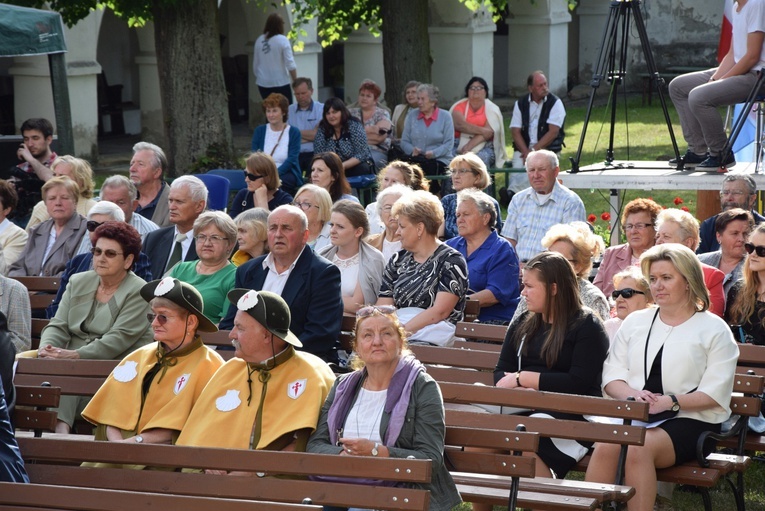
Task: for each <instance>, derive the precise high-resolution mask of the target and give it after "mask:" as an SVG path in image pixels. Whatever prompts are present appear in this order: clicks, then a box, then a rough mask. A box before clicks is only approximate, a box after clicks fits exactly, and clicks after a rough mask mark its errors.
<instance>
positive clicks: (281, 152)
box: [263, 124, 290, 167]
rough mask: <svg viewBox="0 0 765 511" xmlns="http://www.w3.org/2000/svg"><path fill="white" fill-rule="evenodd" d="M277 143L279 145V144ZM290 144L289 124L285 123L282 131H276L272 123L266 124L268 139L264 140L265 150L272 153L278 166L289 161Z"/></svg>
mask: <svg viewBox="0 0 765 511" xmlns="http://www.w3.org/2000/svg"><path fill="white" fill-rule="evenodd" d="M280 137H281V138H280ZM277 143H278V144H279V145H277ZM289 146H290V125H289V124H285V125H284V129H283V130H282V131H274V130H273V128H271V125H270V124H266V140H265V142H263V152H264V153H266V154H270V155H271V158H273V159H274V162H275V163H276V166H277V167H278V166H280V165H281V164H282V163H284V162H285V161H287V158H288V156H289Z"/></svg>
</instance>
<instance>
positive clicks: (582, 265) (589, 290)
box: [513, 222, 611, 321]
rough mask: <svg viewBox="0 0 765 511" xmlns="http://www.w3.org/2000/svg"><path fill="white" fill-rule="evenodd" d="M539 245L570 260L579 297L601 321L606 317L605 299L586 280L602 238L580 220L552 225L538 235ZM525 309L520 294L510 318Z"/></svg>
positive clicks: (606, 300)
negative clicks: (543, 234) (519, 299)
mask: <svg viewBox="0 0 765 511" xmlns="http://www.w3.org/2000/svg"><path fill="white" fill-rule="evenodd" d="M542 246H543V247H544V248H546V249H547V250H549V251H550V252H557V253H558V254H561V255H562V256H563V257H565V258H566V260H567V261H568V262H569V263H571V266H572V267H573V268H574V273H575V274H576V277H577V284H578V286H579V299H580V300H581V301H582V303H583V304H584V305H585V307H589V308H590V309H592V311H593V312H594V313H595V315H596V316H597V317H599V318H600V320H601V321H605V320H607V319H608V318H609V317H610V312H609V311H610V309H611V308H610V307H609V305H608V299H607V298H606V296H605V295H604V294H603V292H602V291H601V290H600V289H598V288H597V287H595V286H594V285H592V283H591V282H590V281H589V280H588V277H589V275H590V271H591V270H592V261H593V260H594V259H596V258H597V257H598V256H599V255H600V253H601V252H602V251H603V239H602V238H601V237H600V236H598V235H597V234H593V232H592V231H590V228H589V227H588V226H587V224H585V223H584V222H572V223H570V224H556V225H553V226H552V227H550V229H549V230H548V231H547V233H546V234H545V236H544V238H542ZM524 312H526V299H525V298H524V297H523V296H521V301H520V302H519V303H518V308H517V309H516V310H515V316H513V321H515V319H516V318H517V317H518V316H520V315H521V314H523V313H524Z"/></svg>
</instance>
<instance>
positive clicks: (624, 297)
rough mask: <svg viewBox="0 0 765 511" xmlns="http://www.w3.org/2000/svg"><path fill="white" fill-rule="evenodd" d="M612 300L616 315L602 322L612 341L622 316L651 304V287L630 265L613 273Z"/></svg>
mask: <svg viewBox="0 0 765 511" xmlns="http://www.w3.org/2000/svg"><path fill="white" fill-rule="evenodd" d="M611 298H612V299H613V300H614V309H615V310H616V316H614V317H613V318H608V319H607V320H606V321H604V322H603V326H604V327H606V333H607V334H608V338H609V339H610V340H611V341H613V340H614V336H615V335H616V332H617V331H618V330H619V327H620V326H622V322H623V321H624V318H626V317H627V316H629V315H630V314H632V313H633V312H635V311H639V310H643V309H647V308H648V307H650V306H651V305H653V297H652V296H651V288H650V286H649V285H648V281H647V280H646V278H645V277H644V276H643V273H642V272H641V271H640V269H639V268H636V267H634V266H630V267H629V268H627V269H626V270H622V271H620V272H619V273H617V274H616V275H614V290H613V291H612V292H611Z"/></svg>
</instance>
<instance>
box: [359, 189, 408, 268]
mask: <svg viewBox="0 0 765 511" xmlns="http://www.w3.org/2000/svg"><path fill="white" fill-rule="evenodd" d="M410 193H412V189H411V188H409V187H407V186H404V185H398V184H396V185H392V186H390V187H388V188H386V189H385V190H383V191H381V192H380V193H378V194H377V202H375V204H376V213H377V216H378V217H379V218H380V220H381V221H382V223H383V224H384V225H385V229H384V230H383V232H380V233H378V234H372V235H371V236H369V238H367V243H369V244H370V245H372V246H373V247H374V248H376V249H377V250H379V251H380V252H382V255H383V257H384V258H385V264H388V261H390V258H391V257H393V254H395V253H396V252H398V251H399V250H401V234H400V233H399V232H398V220H397V219H396V217H395V216H393V215H392V214H391V211H392V210H393V204H395V203H396V201H397V200H399V199H400V198H401V197H405V196H407V195H409V194H410Z"/></svg>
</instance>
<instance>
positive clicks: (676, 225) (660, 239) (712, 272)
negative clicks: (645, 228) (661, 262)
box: [656, 208, 725, 317]
mask: <svg viewBox="0 0 765 511" xmlns="http://www.w3.org/2000/svg"><path fill="white" fill-rule="evenodd" d="M699 241H700V238H699V221H698V220H696V218H694V216H693V215H691V214H690V213H688V212H687V211H683V210H681V209H674V208H670V209H663V210H662V211H661V213H659V216H658V217H656V244H657V245H661V244H663V243H680V244H681V245H685V246H686V247H688V248H690V249H691V250H693V251H694V252H696V249H697V248H698V247H699ZM701 269H702V270H703V271H704V285H705V286H707V291H709V311H710V312H714V313H715V314H717V315H718V316H720V317H723V314H724V313H725V292H724V291H723V281H724V280H725V274H724V273H723V272H721V271H720V270H718V269H717V268H715V267H713V266H709V265H708V264H704V263H701Z"/></svg>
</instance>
